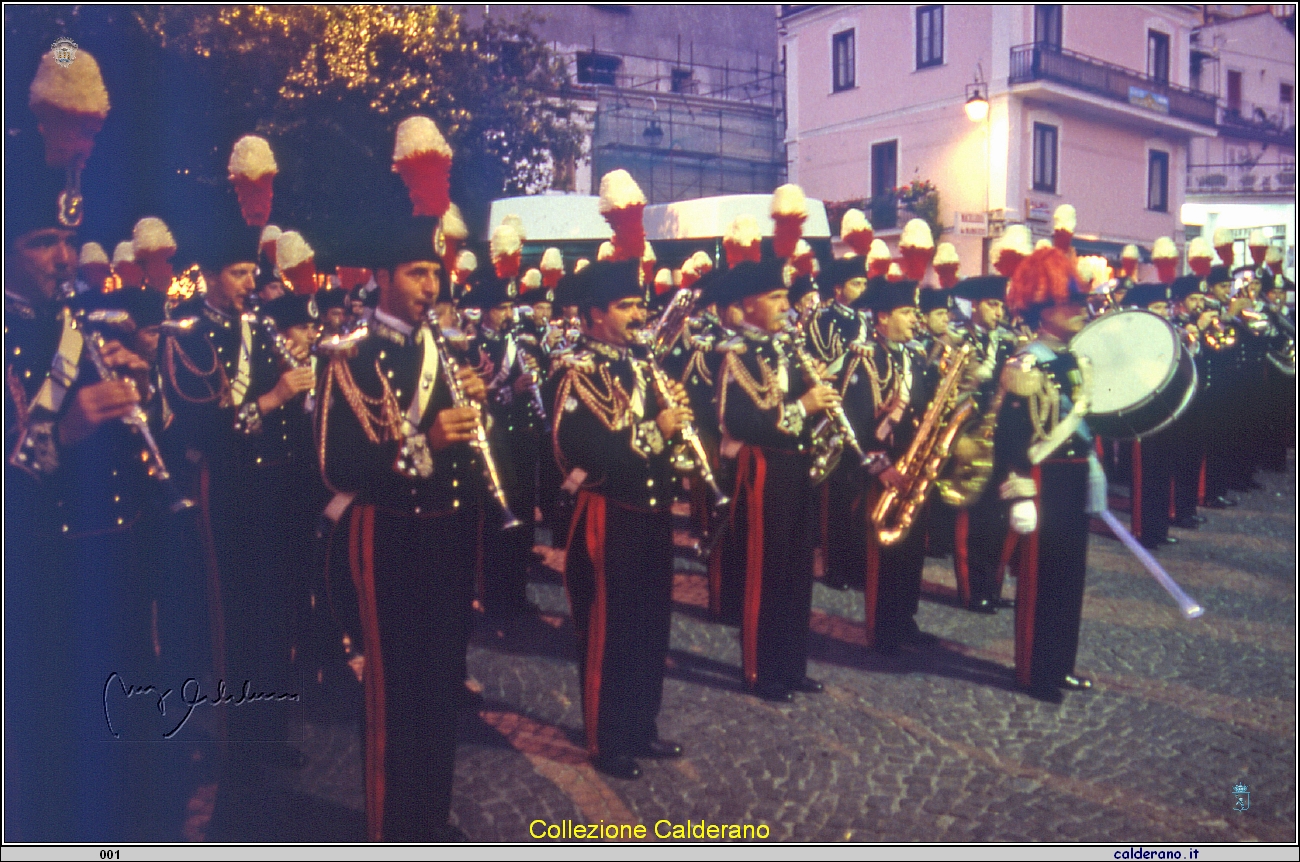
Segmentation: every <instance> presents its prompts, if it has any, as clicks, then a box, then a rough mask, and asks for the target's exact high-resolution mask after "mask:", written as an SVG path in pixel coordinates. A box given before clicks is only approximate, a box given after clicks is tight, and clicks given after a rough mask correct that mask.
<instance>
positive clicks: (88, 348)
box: [60, 282, 194, 514]
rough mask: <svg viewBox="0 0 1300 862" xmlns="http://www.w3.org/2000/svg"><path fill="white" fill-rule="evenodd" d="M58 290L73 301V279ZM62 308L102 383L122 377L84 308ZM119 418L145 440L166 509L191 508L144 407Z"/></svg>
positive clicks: (70, 305) (152, 474)
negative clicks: (108, 359)
mask: <svg viewBox="0 0 1300 862" xmlns="http://www.w3.org/2000/svg"><path fill="white" fill-rule="evenodd" d="M60 289H61V291H62V293H63V295H64V298H65V299H67V300H72V299H74V298H75V297H76V288H75V287H74V286H73V284H72V282H66V283H65V284H63V285H62V286H61V288H60ZM65 307H66V309H67V313H68V314H71V315H72V319H73V320H74V321H75V322H76V325H77V328H78V329H80V330H81V334H82V342H83V344H84V347H83V350H85V353H86V356H88V357H89V358H90V361H91V364H93V365H94V366H95V371H96V372H97V373H98V374H99V378H100V379H101V380H103V381H105V382H108V381H117V380H121V379H122V378H121V376H120V375H119V374H118V373H117V372H116V371H114V370H113V369H111V368H109V367H108V363H107V362H105V361H104V348H105V341H104V336H103V335H101V334H100V333H99V332H98V331H97V330H95V329H93V328H92V327H91V326H90V325H89V324H90V321H89V320H88V319H87V313H86V311H85V309H78V308H76V307H75V305H74V304H73V303H72V302H68V303H67V305H66V306H65ZM122 421H123V422H124V423H125V424H126V425H128V426H129V427H131V428H134V429H135V430H136V431H137V432H139V434H140V439H141V440H143V441H144V445H145V451H144V464H145V472H146V473H148V475H149V476H150V477H151V478H152V479H153V480H154V481H155V482H157V483H158V486H159V487H160V488H161V489H162V492H163V496H164V498H165V499H166V502H167V511H169V512H171V513H172V514H176V513H178V512H183V511H185V510H186V509H190V508H193V506H194V501H193V500H190V499H189V498H188V497H186V496H185V495H184V494H182V493H181V492H180V489H179V488H177V487H176V482H175V481H174V480H173V479H172V475H171V473H170V472H168V470H167V464H166V463H165V462H164V461H163V456H162V451H161V450H160V449H159V448H158V441H156V440H155V439H154V436H153V431H151V430H150V429H149V415H148V414H147V413H145V412H144V407H143V406H142V405H140V404H139V403H137V404H136V405H135V406H134V407H133V408H132V410H131V412H130V413H128V414H126V415H125V416H123V417H122Z"/></svg>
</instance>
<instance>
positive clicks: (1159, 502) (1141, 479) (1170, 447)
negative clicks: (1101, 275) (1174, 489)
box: [1124, 284, 1195, 549]
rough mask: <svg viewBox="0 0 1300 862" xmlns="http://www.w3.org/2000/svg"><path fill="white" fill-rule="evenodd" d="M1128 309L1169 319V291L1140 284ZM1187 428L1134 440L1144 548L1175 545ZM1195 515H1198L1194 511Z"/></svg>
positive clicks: (1135, 493)
mask: <svg viewBox="0 0 1300 862" xmlns="http://www.w3.org/2000/svg"><path fill="white" fill-rule="evenodd" d="M1124 305H1125V306H1126V307H1128V308H1143V309H1146V310H1147V311H1149V312H1151V313H1152V314H1156V315H1159V316H1160V317H1162V318H1168V316H1169V296H1168V288H1167V287H1166V286H1165V285H1164V284H1137V285H1134V286H1133V287H1132V288H1130V289H1129V292H1128V294H1127V295H1126V296H1125V297H1124ZM1189 445H1191V441H1190V440H1188V439H1187V429H1186V428H1183V427H1182V424H1181V423H1174V424H1172V425H1170V427H1168V428H1165V429H1164V430H1162V431H1160V432H1158V433H1156V434H1152V435H1150V436H1148V437H1144V438H1142V439H1140V440H1134V441H1133V443H1132V446H1133V479H1132V485H1131V487H1132V493H1131V495H1130V501H1131V506H1130V517H1129V523H1130V530H1131V531H1132V533H1133V535H1135V536H1137V538H1138V541H1140V542H1141V543H1142V546H1143V547H1145V548H1151V549H1155V548H1162V547H1164V546H1165V545H1176V544H1178V539H1176V538H1175V537H1173V536H1171V535H1169V508H1170V494H1171V486H1170V480H1171V479H1172V477H1173V470H1174V464H1175V463H1176V462H1177V460H1178V455H1179V453H1180V452H1181V451H1182V449H1183V448H1184V447H1185V446H1189ZM1193 514H1195V512H1194V511H1193Z"/></svg>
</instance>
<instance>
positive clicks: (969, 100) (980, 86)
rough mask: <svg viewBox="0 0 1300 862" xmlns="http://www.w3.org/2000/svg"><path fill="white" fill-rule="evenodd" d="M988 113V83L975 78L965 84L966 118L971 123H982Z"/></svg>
mask: <svg viewBox="0 0 1300 862" xmlns="http://www.w3.org/2000/svg"><path fill="white" fill-rule="evenodd" d="M988 115H989V85H988V84H987V83H986V82H984V81H981V80H979V79H978V78H977V79H976V81H975V83H973V84H967V85H966V118H967V119H968V120H970V121H971V122H972V123H982V122H984V119H985V118H986V117H988Z"/></svg>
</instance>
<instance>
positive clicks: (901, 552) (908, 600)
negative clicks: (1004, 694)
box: [841, 263, 935, 654]
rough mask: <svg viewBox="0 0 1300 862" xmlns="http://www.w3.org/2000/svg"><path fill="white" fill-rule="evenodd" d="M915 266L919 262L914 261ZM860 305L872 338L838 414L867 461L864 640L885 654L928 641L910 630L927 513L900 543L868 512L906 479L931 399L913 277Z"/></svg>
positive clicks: (860, 353) (845, 381)
mask: <svg viewBox="0 0 1300 862" xmlns="http://www.w3.org/2000/svg"><path fill="white" fill-rule="evenodd" d="M914 269H919V263H914ZM865 301H866V304H867V306H868V307H869V308H870V309H871V314H872V318H873V320H874V321H875V337H874V338H873V339H872V340H870V341H867V342H865V343H862V342H859V343H857V344H854V345H853V346H852V347H851V349H850V353H849V356H848V359H847V360H846V362H845V365H844V370H843V372H842V375H841V381H842V382H841V386H842V392H843V396H844V413H845V414H846V415H847V416H848V419H849V422H850V423H851V424H852V426H853V430H854V433H855V434H856V435H857V439H858V441H859V443H860V445H861V446H862V449H863V451H864V452H866V453H867V455H868V457H869V458H871V462H870V466H869V468H868V471H867V472H868V473H869V478H865V479H864V480H860V481H865V485H864V486H863V492H864V493H865V500H864V502H863V504H862V506H861V507H860V508H858V511H859V512H860V513H861V514H860V515H859V517H860V518H861V520H862V523H863V524H864V525H865V529H866V537H865V551H866V554H865V558H864V563H865V569H866V575H865V577H866V581H865V584H866V589H865V594H864V600H865V601H864V606H865V627H866V637H867V643H868V645H870V646H873V647H875V648H876V649H877V650H879V651H880V652H882V653H885V654H891V653H894V652H897V650H898V649H899V648H900V647H901V646H903V645H905V644H926V643H933V642H934V641H935V638H934V636H933V635H928V634H925V633H924V632H922V631H921V630H920V629H919V628H918V627H917V625H916V620H915V616H916V611H917V606H918V602H919V601H920V596H921V569H922V567H923V566H924V564H925V532H926V520H927V518H926V512H927V508H928V507H922V508H921V510H920V511H919V512H918V513H917V515H916V519H915V521H914V523H913V525H912V529H911V530H910V531H909V532H908V534H907V536H906V538H904V539H903V540H902V541H900V542H899V543H897V544H894V545H889V546H886V545H882V544H881V543H880V541H879V537H878V535H877V534H876V531H875V529H874V528H873V526H872V524H871V512H872V510H873V509H874V508H875V501H876V498H877V497H878V495H879V490H880V488H881V487H882V486H886V485H887V486H891V487H896V488H902V487H904V486H905V485H906V481H907V480H906V478H905V477H903V476H902V475H901V474H899V472H898V470H897V469H895V467H894V462H895V461H896V460H897V459H898V458H900V457H901V456H902V455H903V453H905V452H906V451H907V449H908V447H909V446H910V445H911V443H912V439H913V436H914V435H915V433H916V428H917V424H918V422H919V419H920V417H921V415H922V414H924V413H925V410H926V406H927V405H928V404H929V402H930V394H931V393H930V386H929V382H928V381H927V379H926V373H925V365H926V363H925V357H923V356H922V355H921V353H920V351H919V350H918V349H917V348H916V347H915V346H913V345H912V344H910V343H909V342H911V341H912V340H913V338H915V336H916V327H917V308H916V307H917V302H918V297H917V284H916V282H915V281H912V280H901V281H895V282H888V281H877V282H874V283H872V285H871V287H870V288H869V290H868V293H867V295H866V299H865Z"/></svg>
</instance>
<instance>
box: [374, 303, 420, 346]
mask: <svg viewBox="0 0 1300 862" xmlns="http://www.w3.org/2000/svg"><path fill="white" fill-rule="evenodd" d="M370 324H371V326H370V328H371V331H372V332H374V333H375V335H378V336H379V337H380V338H384V339H386V340H388V341H391V342H393V343H394V344H396V345H398V346H403V347H404V346H405V345H406V344H408V343H409V342H410V340H411V335H412V334H413V333H414V332H415V327H414V326H411V324H409V323H407V322H406V321H404V320H399V319H398V318H396V317H393V315H391V314H388V313H387V312H384V311H381V310H380V309H378V308H376V309H375V310H374V312H373V313H372V314H371V316H370Z"/></svg>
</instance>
